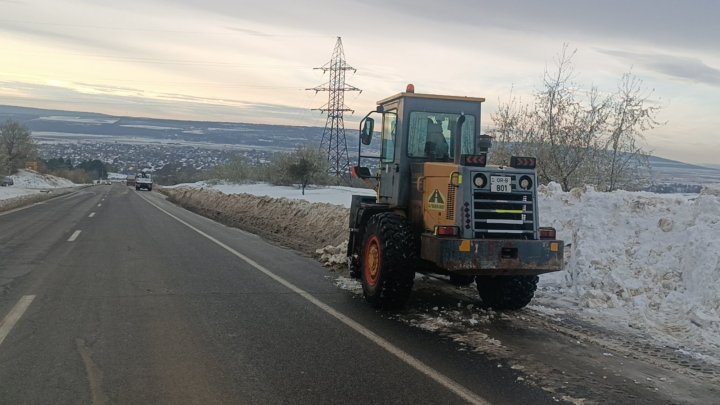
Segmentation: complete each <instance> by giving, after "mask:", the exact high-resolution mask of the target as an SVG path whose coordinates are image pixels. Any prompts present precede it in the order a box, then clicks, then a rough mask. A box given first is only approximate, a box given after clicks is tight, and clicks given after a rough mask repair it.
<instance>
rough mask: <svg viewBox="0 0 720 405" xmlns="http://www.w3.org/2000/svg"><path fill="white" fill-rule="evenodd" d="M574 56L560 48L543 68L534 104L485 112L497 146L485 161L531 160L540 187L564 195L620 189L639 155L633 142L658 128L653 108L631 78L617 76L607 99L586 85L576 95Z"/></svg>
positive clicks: (509, 104)
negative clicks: (556, 186)
mask: <svg viewBox="0 0 720 405" xmlns="http://www.w3.org/2000/svg"><path fill="white" fill-rule="evenodd" d="M574 55H575V51H572V52H569V51H568V46H567V44H565V45H563V48H562V51H561V52H560V53H559V54H558V55H557V58H556V61H555V67H554V69H552V70H549V69H547V68H546V69H545V73H544V75H543V82H542V88H541V89H540V90H538V91H536V93H535V95H534V103H532V104H523V103H521V102H519V101H518V100H517V99H516V98H514V97H511V98H510V101H508V102H505V103H503V102H501V103H500V105H499V108H498V110H497V111H496V112H495V113H494V114H492V119H493V121H494V123H495V129H494V130H492V131H491V134H492V135H494V136H495V138H496V141H497V148H495V149H494V150H493V155H492V157H491V161H492V162H493V163H495V164H507V162H508V161H509V156H510V155H512V154H515V155H526V156H527V155H530V156H535V157H537V160H538V175H539V176H540V181H541V182H548V181H555V182H558V183H560V185H561V186H562V188H563V189H564V190H566V191H567V190H569V189H570V188H572V187H576V186H579V185H582V184H587V183H592V184H595V185H596V186H599V187H600V188H604V189H609V190H612V189H615V188H616V187H617V186H618V185H619V184H620V183H622V184H623V186H627V185H628V184H629V182H627V181H626V180H628V179H629V178H630V176H628V174H629V173H630V171H631V170H632V168H633V167H634V166H633V162H639V161H641V158H642V157H643V156H645V152H644V151H643V150H642V148H641V147H640V146H639V145H638V143H639V142H638V141H639V140H642V133H643V132H644V131H646V130H648V129H651V128H653V127H654V126H655V125H657V124H658V123H657V122H656V121H655V119H654V116H655V113H656V112H657V111H658V108H659V107H647V106H646V104H647V103H648V101H649V100H648V97H649V94H645V93H643V91H642V86H641V82H640V81H639V80H637V79H635V78H634V77H633V76H631V75H624V76H623V79H622V80H621V85H620V86H619V90H618V92H617V94H615V95H603V94H602V93H601V92H600V91H599V90H598V89H597V88H596V87H594V86H593V87H591V88H590V89H588V90H582V89H581V88H580V86H578V85H577V84H576V83H575V82H574V76H575V73H574V67H573V64H572V58H573V57H574ZM621 179H624V180H621Z"/></svg>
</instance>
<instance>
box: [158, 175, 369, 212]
mask: <svg viewBox="0 0 720 405" xmlns="http://www.w3.org/2000/svg"><path fill="white" fill-rule="evenodd" d="M165 188H196V189H211V190H216V191H220V192H221V193H223V194H228V195H233V194H250V195H255V196H266V197H272V198H287V199H291V200H304V201H308V202H311V203H327V204H334V205H342V206H343V207H346V208H350V200H351V196H352V195H353V194H361V195H369V196H374V195H375V191H374V190H370V189H366V188H353V187H341V186H330V187H317V186H308V187H307V188H306V189H305V195H302V192H301V190H300V188H299V187H290V186H273V185H272V184H267V183H248V184H230V183H224V182H218V183H211V182H204V181H201V182H197V183H185V184H178V185H175V186H169V187H165Z"/></svg>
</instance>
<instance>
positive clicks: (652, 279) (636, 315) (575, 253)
mask: <svg viewBox="0 0 720 405" xmlns="http://www.w3.org/2000/svg"><path fill="white" fill-rule="evenodd" d="M539 191H540V192H539V204H540V215H541V222H542V223H543V224H545V225H550V226H554V227H555V228H556V229H557V231H558V237H559V238H560V239H563V240H564V241H565V243H566V244H568V243H569V244H570V246H569V247H566V261H567V264H566V270H565V271H564V272H559V273H554V274H548V275H545V276H542V277H541V278H540V280H541V283H540V287H541V288H540V290H539V291H538V294H537V295H536V297H537V300H536V301H535V303H542V304H547V305H550V306H552V307H557V306H571V307H574V306H577V308H574V310H577V311H580V312H581V313H582V314H584V315H588V316H592V317H593V318H595V319H596V320H597V321H599V322H601V323H602V324H603V325H604V326H608V327H620V326H626V327H631V328H634V329H637V330H640V331H645V332H648V333H650V334H651V335H655V336H657V337H659V338H661V340H663V341H665V342H666V343H669V344H674V345H683V346H686V347H695V348H706V349H709V350H710V351H711V352H714V353H718V352H720V188H718V187H707V188H706V189H705V190H703V192H702V193H701V194H700V195H695V196H693V197H690V196H686V195H677V194H675V195H672V194H670V195H668V194H653V193H644V192H626V191H616V192H612V193H601V192H597V191H595V190H593V189H592V188H590V187H586V188H582V189H574V190H571V191H570V192H563V191H562V190H561V189H560V187H559V186H558V185H557V184H551V185H549V186H547V187H542V188H541V189H540V190H539ZM568 300H569V301H570V302H567V301H568ZM581 316H582V315H581Z"/></svg>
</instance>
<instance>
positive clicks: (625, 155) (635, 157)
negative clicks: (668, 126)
mask: <svg viewBox="0 0 720 405" xmlns="http://www.w3.org/2000/svg"><path fill="white" fill-rule="evenodd" d="M652 93H653V90H650V91H648V92H645V91H643V88H642V80H640V79H639V78H638V77H636V76H634V75H633V74H632V73H625V74H624V75H623V76H622V78H621V79H620V83H619V84H618V90H617V93H616V94H615V98H614V100H613V106H612V112H611V114H610V122H609V130H610V131H609V136H608V138H607V143H606V145H605V152H606V156H605V158H604V159H603V161H605V162H606V164H607V166H606V172H607V173H606V174H607V175H606V176H604V177H605V178H606V179H607V180H606V181H607V187H606V189H607V190H608V191H613V190H615V189H617V188H618V187H625V188H630V187H633V186H634V185H636V184H637V181H638V180H639V176H638V175H637V173H639V172H641V170H643V169H646V168H648V166H649V165H648V162H647V152H646V151H645V150H643V148H642V145H640V143H641V142H642V141H644V140H645V137H644V136H643V132H645V131H648V130H650V129H653V128H655V127H657V126H658V125H663V123H661V122H658V121H657V120H656V118H655V117H656V116H657V113H658V112H659V111H660V107H659V106H652V105H650V106H647V104H649V103H650V96H651V95H652Z"/></svg>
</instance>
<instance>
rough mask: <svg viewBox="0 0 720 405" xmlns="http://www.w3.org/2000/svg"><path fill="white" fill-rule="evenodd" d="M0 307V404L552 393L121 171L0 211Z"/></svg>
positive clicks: (454, 398)
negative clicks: (133, 185) (102, 181)
mask: <svg viewBox="0 0 720 405" xmlns="http://www.w3.org/2000/svg"><path fill="white" fill-rule="evenodd" d="M308 238H312V235H308ZM0 322H1V323H0V403H1V404H105V403H108V404H110V403H117V404H224V403H228V404H245V403H249V404H254V403H258V404H275V403H292V404H295V403H312V404H325V403H364V404H367V403H382V404H385V403H433V404H435V403H466V402H471V403H493V404H512V403H517V404H529V403H532V404H542V403H556V400H554V399H553V398H552V397H551V396H550V395H549V394H547V393H546V392H545V391H542V390H540V389H539V388H534V387H532V386H530V385H528V384H522V383H518V381H517V377H518V372H517V371H515V370H511V369H510V368H507V367H498V363H497V361H492V360H490V359H488V358H486V357H484V356H483V355H481V354H478V353H470V352H467V351H466V352H462V351H458V350H457V346H456V344H455V343H453V342H452V341H449V340H448V339H444V338H442V337H439V336H436V335H433V334H431V333H422V332H421V331H419V330H418V329H417V328H412V327H410V326H406V325H404V324H402V323H399V322H396V321H394V320H392V319H390V318H389V317H386V316H383V314H380V313H378V312H376V311H374V310H373V309H371V308H370V307H369V306H368V305H366V304H365V303H364V302H363V301H362V300H360V299H358V298H357V296H356V295H354V294H351V293H350V292H348V291H345V290H341V289H338V288H337V287H336V286H335V285H334V283H333V280H332V278H330V277H328V272H327V270H326V269H324V268H322V267H321V266H320V265H319V264H318V263H317V262H316V261H315V260H313V259H311V258H307V257H303V256H301V255H298V254H297V253H295V252H293V251H291V250H287V249H284V248H281V247H278V246H275V245H273V244H269V243H267V242H265V241H263V240H262V239H260V238H259V237H257V236H254V235H251V234H247V233H245V232H242V231H240V230H238V229H234V228H228V227H225V226H223V225H220V224H217V223H215V222H213V221H210V220H208V219H205V218H202V217H199V216H197V215H195V214H192V213H190V212H188V211H185V210H184V209H181V208H179V207H176V206H174V205H172V204H170V203H168V202H166V201H164V199H163V198H162V196H160V195H159V194H157V193H150V192H136V191H134V190H132V189H129V188H127V187H125V186H121V185H114V186H95V187H91V188H86V189H84V190H81V191H79V192H77V193H74V194H71V195H68V196H64V197H60V198H56V199H53V200H50V201H46V202H44V203H42V204H38V205H34V206H31V207H28V208H26V209H23V210H19V211H15V212H10V213H5V214H2V213H0Z"/></svg>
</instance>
